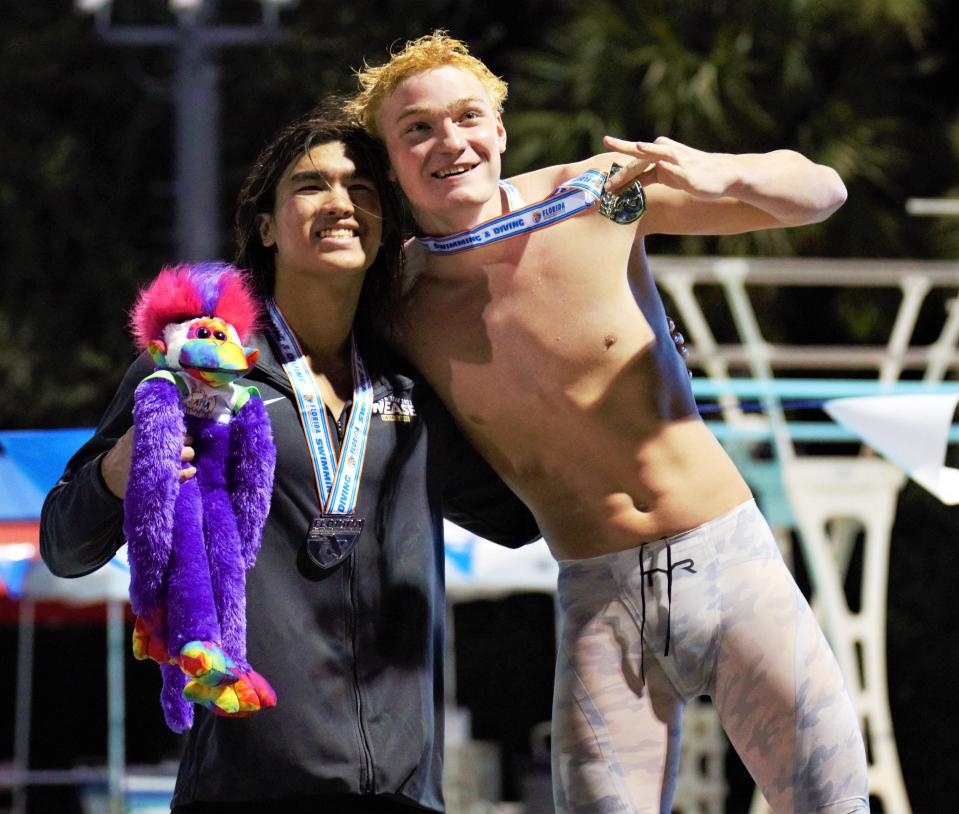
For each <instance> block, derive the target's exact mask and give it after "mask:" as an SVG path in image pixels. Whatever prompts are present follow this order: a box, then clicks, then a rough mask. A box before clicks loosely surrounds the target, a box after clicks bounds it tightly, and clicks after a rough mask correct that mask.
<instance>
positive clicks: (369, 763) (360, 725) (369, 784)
mask: <svg viewBox="0 0 959 814" xmlns="http://www.w3.org/2000/svg"><path fill="white" fill-rule="evenodd" d="M354 557H355V554H352V553H351V554H350V556H349V558H348V560H347V565H348V568H349V571H348V572H347V582H346V584H347V598H348V602H347V607H348V608H349V610H350V624H349V627H350V642H351V646H352V649H353V694H354V697H355V698H356V725H357V730H358V731H359V735H360V745H361V746H362V747H363V758H364V762H363V766H362V773H361V775H360V785H361V791H362V792H363V793H364V794H374V793H375V792H376V778H375V776H374V773H373V752H372V750H371V749H370V739H369V736H368V735H367V732H366V725H365V724H364V722H363V696H362V695H361V694H360V676H359V668H358V663H359V660H358V657H357V652H356V644H357V642H356V608H355V603H354V601H353V600H354V597H353V577H354V574H355V569H354V562H355V560H354Z"/></svg>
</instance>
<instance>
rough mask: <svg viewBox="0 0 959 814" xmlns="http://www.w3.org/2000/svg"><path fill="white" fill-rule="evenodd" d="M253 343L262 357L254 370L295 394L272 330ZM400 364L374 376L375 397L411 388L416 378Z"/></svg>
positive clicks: (273, 384)
mask: <svg viewBox="0 0 959 814" xmlns="http://www.w3.org/2000/svg"><path fill="white" fill-rule="evenodd" d="M251 344H252V345H253V347H255V348H256V349H257V350H259V351H260V358H259V359H258V360H257V363H256V366H255V368H254V370H256V371H257V372H258V373H259V374H260V375H262V376H264V377H265V378H266V379H267V380H268V381H269V383H270V385H271V386H273V387H275V388H277V389H279V390H282V391H283V392H284V393H287V394H288V395H292V394H293V388H292V387H291V386H290V380H289V378H288V377H287V375H286V371H285V370H283V365H281V364H280V360H279V356H280V350H279V346H278V345H277V344H276V338H275V337H274V336H273V333H272V331H264V332H263V333H257V334H255V335H254V336H253V338H252V341H251ZM399 367H400V364H399V363H397V365H391V366H390V373H389V375H388V376H387V375H384V373H382V372H381V373H380V374H378V375H377V376H375V377H373V398H374V399H376V398H379V397H380V396H382V395H385V394H386V393H391V392H393V391H395V390H402V389H409V388H410V387H412V386H413V383H414V379H413V378H412V377H411V376H409V375H406V374H405V373H399V372H397V369H398V368H399Z"/></svg>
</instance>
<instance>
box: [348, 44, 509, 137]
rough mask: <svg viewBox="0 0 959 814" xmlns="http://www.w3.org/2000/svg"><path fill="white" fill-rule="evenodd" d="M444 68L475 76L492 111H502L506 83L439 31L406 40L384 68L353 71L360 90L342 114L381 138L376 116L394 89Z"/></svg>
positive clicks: (464, 46)
mask: <svg viewBox="0 0 959 814" xmlns="http://www.w3.org/2000/svg"><path fill="white" fill-rule="evenodd" d="M446 66H452V67H454V68H460V69H461V70H464V71H466V72H468V73H471V74H472V75H473V76H475V77H476V78H477V79H478V80H479V81H480V83H482V85H483V87H484V88H485V89H486V93H487V95H488V96H489V100H490V102H491V103H492V105H493V108H494V109H495V110H496V112H497V113H502V112H503V102H504V101H505V99H506V83H505V82H504V81H503V80H502V79H500V78H499V77H498V76H496V75H495V74H494V73H493V72H492V71H490V69H489V68H487V67H486V65H484V64H483V62H482V61H481V60H479V59H477V58H476V57H474V56H473V55H472V54H470V52H469V48H468V47H467V45H466V43H465V42H462V41H461V40H457V39H454V38H453V37H451V36H449V35H448V34H447V33H446V32H445V31H442V30H437V31H434V32H433V33H432V34H427V35H426V36H424V37H420V38H419V39H417V40H411V41H408V42H407V43H406V46H405V47H404V48H403V50H402V51H400V52H399V53H396V54H391V55H390V59H389V61H388V62H387V63H386V64H385V65H379V66H377V67H370V66H369V65H368V64H366V63H364V65H363V68H362V69H360V70H358V71H356V78H357V80H358V81H359V83H360V88H361V90H360V92H359V93H357V94H356V96H354V97H353V98H352V99H350V100H349V101H348V102H347V103H346V112H347V113H348V114H349V115H350V116H352V117H353V118H354V119H356V121H357V122H358V123H359V124H360V125H362V127H364V128H365V129H366V130H367V132H369V133H371V134H373V135H374V136H377V137H380V138H381V137H382V134H381V133H380V132H379V127H378V125H377V123H376V114H377V113H379V110H380V107H381V106H382V104H383V102H384V101H385V100H386V98H387V97H388V96H389V95H390V94H391V93H392V92H393V91H394V90H396V86H397V85H399V84H400V82H402V81H403V80H404V79H408V78H409V77H411V76H413V75H414V74H418V73H423V72H424V71H430V70H433V69H434V68H443V67H446Z"/></svg>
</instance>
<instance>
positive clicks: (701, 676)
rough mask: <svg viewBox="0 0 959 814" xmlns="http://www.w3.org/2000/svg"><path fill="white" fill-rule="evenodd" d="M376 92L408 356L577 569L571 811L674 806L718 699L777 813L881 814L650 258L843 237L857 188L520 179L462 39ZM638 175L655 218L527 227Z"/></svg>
mask: <svg viewBox="0 0 959 814" xmlns="http://www.w3.org/2000/svg"><path fill="white" fill-rule="evenodd" d="M359 80H360V83H361V86H362V88H363V90H362V91H361V93H360V94H359V95H358V96H357V97H356V98H355V99H354V100H353V111H354V113H355V114H356V115H357V117H358V118H359V119H360V121H361V122H362V123H363V124H364V125H365V126H366V127H367V128H369V129H370V130H371V131H372V132H373V133H374V134H375V135H376V136H378V137H379V138H381V139H382V140H383V142H384V143H385V145H386V147H387V149H388V151H389V156H390V161H391V164H392V168H393V172H394V173H395V176H396V180H397V181H398V182H399V184H400V186H401V187H402V189H403V192H404V193H405V195H406V198H407V199H408V201H409V204H410V207H411V209H412V212H413V214H414V217H415V219H416V222H417V225H418V227H419V229H420V232H421V234H422V236H423V237H421V238H418V239H416V240H413V241H412V242H411V243H410V244H409V245H408V247H407V264H408V272H409V278H408V280H407V288H406V293H405V297H404V311H403V313H402V315H401V317H400V319H399V320H398V325H397V333H396V339H397V342H398V344H399V345H400V347H401V348H402V350H403V351H404V352H405V353H406V354H407V356H408V357H409V358H410V360H411V361H412V362H414V363H415V364H416V366H417V367H418V368H419V369H420V370H421V371H422V372H423V374H424V375H425V376H426V378H427V379H428V380H429V382H430V384H431V385H432V386H433V387H434V388H435V389H436V391H437V392H438V393H439V394H440V396H441V398H442V399H443V400H444V401H445V402H446V404H447V406H448V407H449V408H450V410H451V411H452V412H453V414H454V416H455V417H456V419H457V421H458V422H459V424H460V426H461V427H462V429H463V430H464V431H465V433H466V434H467V435H468V436H469V438H470V440H471V441H472V442H473V444H474V445H475V446H476V447H477V449H479V451H480V452H481V453H482V454H483V455H484V456H485V457H486V458H487V459H488V460H489V462H490V463H491V464H492V465H493V467H494V468H495V469H496V471H497V472H498V473H499V474H500V476H501V477H502V478H503V479H504V480H505V481H506V482H507V483H508V484H509V485H510V486H511V487H512V488H513V489H514V491H515V492H516V493H517V494H518V495H519V496H520V497H521V498H522V499H523V500H524V502H526V503H527V505H528V506H529V507H530V509H531V510H532V511H533V513H534V515H535V516H536V518H537V520H538V522H539V525H540V528H541V529H542V531H543V535H544V537H545V538H546V540H547V542H548V544H549V546H550V549H551V551H552V553H553V555H554V556H555V557H556V558H557V560H558V561H559V564H560V577H559V595H560V604H561V608H562V619H561V622H562V632H561V637H560V639H561V641H560V647H559V648H558V651H559V652H558V659H557V671H556V689H555V695H554V715H553V783H554V793H555V797H556V808H557V811H559V812H577V814H579V813H580V812H582V813H583V814H585V812H587V811H588V812H594V811H602V812H660V811H662V812H668V811H669V810H670V803H671V797H672V792H673V786H674V780H675V774H676V769H677V763H678V758H679V722H680V718H681V715H682V709H683V706H684V704H685V703H686V702H687V701H688V700H689V699H690V698H692V697H695V696H697V695H703V694H707V695H710V696H711V697H712V699H713V701H714V703H715V705H716V707H717V710H718V712H719V715H720V717H721V720H722V722H723V726H724V728H725V730H726V732H727V734H728V735H729V737H730V739H731V740H732V742H733V744H734V746H735V748H736V750H737V751H738V752H739V754H740V756H741V757H742V759H743V761H744V762H745V764H746V765H747V767H748V768H749V770H750V772H751V773H752V775H753V777H754V778H755V780H756V782H757V783H758V785H759V786H760V787H761V789H762V791H763V792H764V794H765V795H766V798H767V800H768V801H769V802H770V804H771V806H772V807H773V809H774V811H776V812H777V814H785V813H786V812H813V811H816V812H827V813H828V814H848V813H850V812H856V813H858V812H863V811H868V796H867V795H868V792H867V785H866V763H865V754H864V750H863V744H862V739H861V735H860V732H859V728H858V724H857V721H856V716H855V713H854V711H853V709H852V705H851V703H850V701H849V698H848V695H847V694H846V692H845V687H844V685H843V680H842V676H841V675H840V673H839V670H838V667H837V665H836V662H835V659H834V658H833V656H832V653H831V652H830V650H829V647H828V645H827V644H826V642H825V640H824V638H823V636H822V633H821V631H820V630H819V628H818V626H817V624H816V622H815V620H814V618H813V617H812V614H811V613H810V610H809V607H808V605H807V604H806V602H805V600H804V599H803V597H802V595H801V594H800V593H799V591H798V590H797V588H796V586H795V583H794V582H793V579H792V577H791V576H790V574H789V572H788V570H787V569H786V568H785V566H784V565H783V563H782V560H781V558H780V556H779V553H778V549H777V547H776V545H775V543H774V541H773V538H772V535H771V533H770V531H769V528H768V525H767V524H766V523H765V521H764V520H763V519H762V517H761V515H760V514H759V513H758V510H757V509H756V506H755V503H754V502H753V500H752V496H751V494H750V491H749V488H748V487H747V485H746V483H745V482H744V481H743V479H742V477H741V476H740V475H739V473H738V472H737V470H736V468H735V466H734V465H733V463H732V462H731V461H730V459H729V457H728V456H727V455H726V453H725V452H724V450H723V448H722V447H721V446H720V444H719V443H718V442H717V441H716V439H715V438H714V437H713V435H712V434H711V433H710V431H709V429H708V428H707V427H706V426H705V424H704V423H703V422H702V421H701V420H700V418H699V415H698V413H697V410H696V405H695V402H694V399H693V396H692V393H691V390H690V386H689V382H688V378H687V375H686V370H685V367H684V365H683V362H682V359H681V358H680V356H679V355H678V354H676V352H675V349H674V346H673V343H672V341H671V339H670V336H669V332H668V329H667V324H666V318H665V316H664V314H663V310H662V304H661V302H660V299H659V296H658V293H657V291H656V288H655V285H654V282H653V280H652V277H651V275H650V272H649V268H648V264H647V261H646V256H645V250H644V243H643V241H644V238H645V236H646V235H650V234H733V233H739V232H745V231H749V230H754V229H766V228H777V227H784V226H799V225H802V224H807V223H813V222H816V221H819V220H822V219H824V218H826V217H828V216H829V215H830V214H831V213H832V212H833V211H835V210H836V209H837V208H838V207H839V206H841V205H842V203H843V201H844V200H845V188H844V186H843V184H842V181H841V180H840V178H839V177H838V175H837V174H836V173H835V172H834V171H833V170H832V169H830V168H828V167H824V166H820V165H817V164H814V163H812V162H811V161H809V160H807V159H806V158H804V157H803V156H801V155H799V154H797V153H794V152H791V151H786V150H779V151H775V152H771V153H766V154H761V155H757V154H749V155H728V154H716V153H705V152H701V151H699V150H695V149H692V148H690V147H687V146H685V145H683V144H679V143H677V142H675V141H672V140H670V139H666V138H657V139H656V141H655V142H653V143H641V142H628V141H622V140H619V139H614V138H607V139H606V146H607V147H608V148H610V149H611V150H614V151H615V152H610V153H604V154H601V155H596V156H593V157H592V158H589V159H587V160H586V161H581V162H577V163H573V164H567V165H562V166H554V167H547V168H544V169H540V170H536V171H534V172H530V173H526V174H523V175H520V176H517V177H515V178H512V179H510V182H509V183H506V184H504V183H502V182H501V180H500V156H501V154H502V153H503V151H504V150H505V148H506V130H505V128H504V126H503V122H502V119H501V110H502V103H503V100H504V98H505V95H506V86H505V84H504V83H503V82H502V81H501V80H499V79H497V78H496V77H495V76H494V75H493V74H492V73H490V71H489V70H488V69H487V68H486V66H485V65H483V63H482V62H480V61H478V60H476V59H475V58H474V57H472V56H471V55H469V53H468V51H467V49H466V47H465V45H463V43H460V42H458V41H457V40H454V39H451V38H449V37H447V36H446V35H445V34H443V33H442V32H437V33H434V34H433V35H430V36H428V37H423V38H421V39H420V40H417V41H415V42H412V43H408V44H407V47H406V48H405V49H404V51H402V52H400V53H398V54H395V55H394V56H393V57H392V58H391V59H390V60H389V62H388V63H387V64H386V65H384V66H381V67H377V68H369V67H367V68H366V69H365V70H364V71H362V72H360V74H359ZM614 162H616V163H618V164H619V165H622V166H623V167H624V169H622V170H621V171H620V172H619V173H618V174H617V175H615V176H614V178H613V180H611V181H609V182H607V186H608V188H609V190H610V191H611V192H612V193H620V192H623V191H624V190H625V189H626V188H627V187H629V185H630V184H631V182H632V181H633V179H635V178H638V179H639V180H640V181H641V182H642V184H643V186H644V188H645V196H646V212H645V215H644V216H643V217H642V218H641V219H640V220H638V221H635V222H633V223H619V222H614V221H613V220H612V219H609V218H607V217H604V216H603V214H601V212H600V211H599V210H600V208H601V207H600V206H598V205H592V206H588V207H587V208H585V209H584V211H582V212H581V213H580V214H578V215H576V216H574V217H569V218H566V219H560V218H559V217H558V216H557V217H555V218H554V212H553V209H555V207H553V206H552V201H560V200H562V201H564V203H563V207H566V206H567V203H566V202H565V201H567V199H566V198H560V197H559V196H557V197H554V198H553V199H551V201H550V202H547V204H545V205H544V207H543V208H541V209H539V210H537V212H538V217H537V215H536V214H532V215H530V219H528V223H527V225H529V224H533V225H534V228H531V229H530V230H528V231H524V229H525V227H522V228H521V227H520V226H518V225H517V224H520V223H521V221H520V219H519V215H520V214H522V213H523V212H528V210H526V209H525V207H527V206H528V205H530V204H532V203H534V202H539V201H542V200H543V199H546V198H550V196H553V195H554V192H555V191H556V190H557V188H558V187H561V186H563V185H564V184H566V183H567V182H569V181H570V180H571V179H576V178H582V181H583V185H584V186H589V184H590V183H594V184H595V182H596V174H591V173H590V171H595V173H597V174H606V173H608V171H609V170H610V167H611V165H612V164H613V163H614ZM584 174H585V175H584ZM600 183H602V176H600ZM574 192H575V189H574ZM580 197H581V198H582V200H588V199H589V194H586V195H583V196H580ZM569 200H572V199H569ZM502 216H506V217H502ZM497 218H500V220H496V219H497ZM546 223H549V225H544V224H546ZM477 227H478V228H477ZM470 230H474V231H472V232H471V231H470ZM447 236H452V237H450V239H449V240H444V239H443V238H444V237H447Z"/></svg>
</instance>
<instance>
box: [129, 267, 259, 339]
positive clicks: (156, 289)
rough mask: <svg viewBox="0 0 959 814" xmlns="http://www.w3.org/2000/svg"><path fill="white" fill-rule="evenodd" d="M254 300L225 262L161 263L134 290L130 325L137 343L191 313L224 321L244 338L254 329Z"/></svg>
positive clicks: (246, 284) (243, 278)
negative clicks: (153, 275) (146, 282)
mask: <svg viewBox="0 0 959 814" xmlns="http://www.w3.org/2000/svg"><path fill="white" fill-rule="evenodd" d="M259 316H260V303H259V301H258V300H257V298H256V295H255V294H254V293H253V287H252V284H251V283H250V280H249V279H248V277H247V276H246V275H245V274H244V273H243V272H241V271H239V270H238V269H236V268H235V267H234V266H231V265H230V264H229V263H193V264H191V263H181V264H180V265H176V266H164V268H163V269H162V270H161V271H160V273H159V274H158V275H157V276H156V278H155V279H154V280H153V282H152V283H150V284H149V285H148V286H147V287H146V288H144V289H143V290H141V291H140V296H139V297H137V301H136V304H135V305H134V306H133V311H132V312H131V314H130V326H131V329H132V331H133V338H134V341H135V342H136V345H137V348H139V349H140V350H145V349H146V347H147V345H148V344H149V342H150V341H151V340H154V339H162V338H163V329H164V327H166V326H167V325H169V324H171V323H175V322H185V321H186V320H188V319H194V318H196V317H218V318H220V319H222V320H223V321H224V322H229V323H230V324H231V325H232V326H233V327H234V328H235V329H236V332H237V334H239V336H240V339H241V341H243V342H246V341H247V340H248V339H249V336H250V334H251V333H252V332H253V331H254V330H255V329H256V325H257V320H258V319H259Z"/></svg>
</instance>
